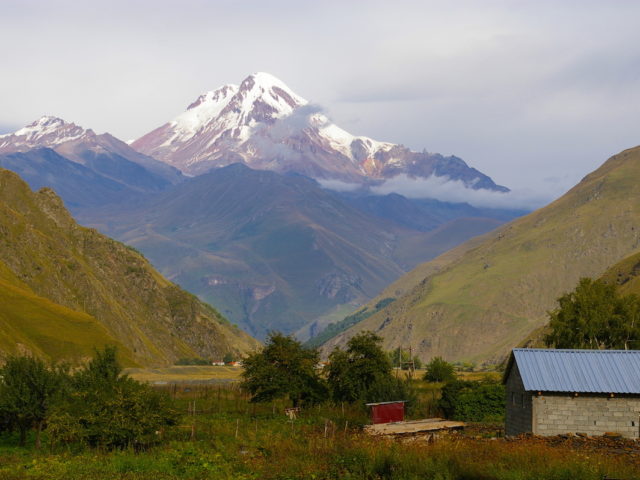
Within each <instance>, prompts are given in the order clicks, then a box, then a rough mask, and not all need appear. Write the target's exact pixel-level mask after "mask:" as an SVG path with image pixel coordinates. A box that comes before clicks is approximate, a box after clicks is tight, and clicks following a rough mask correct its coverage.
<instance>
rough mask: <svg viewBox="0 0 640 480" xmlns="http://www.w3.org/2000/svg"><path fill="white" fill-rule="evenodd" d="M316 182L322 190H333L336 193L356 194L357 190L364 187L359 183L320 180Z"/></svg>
mask: <svg viewBox="0 0 640 480" xmlns="http://www.w3.org/2000/svg"><path fill="white" fill-rule="evenodd" d="M316 181H317V182H318V183H319V184H320V186H321V187H322V188H326V189H327V190H333V191H336V192H355V191H356V190H358V189H360V188H362V185H361V184H359V183H349V182H343V181H342V180H331V179H326V178H318V179H316Z"/></svg>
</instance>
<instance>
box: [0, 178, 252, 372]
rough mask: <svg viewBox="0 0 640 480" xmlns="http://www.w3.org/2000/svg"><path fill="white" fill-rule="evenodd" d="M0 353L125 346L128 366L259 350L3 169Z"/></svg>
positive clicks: (64, 354)
mask: <svg viewBox="0 0 640 480" xmlns="http://www.w3.org/2000/svg"><path fill="white" fill-rule="evenodd" d="M0 288H1V293H0V322H1V323H0V354H2V355H6V354H7V353H13V352H15V351H16V350H18V351H31V352H33V353H36V354H38V355H42V356H44V357H49V358H53V359H71V360H74V359H79V358H82V357H84V356H86V355H87V354H89V353H91V351H92V349H93V348H94V347H95V346H99V345H104V344H106V343H110V344H117V345H121V346H123V350H124V352H123V356H124V357H125V358H128V359H129V362H128V363H130V364H140V365H166V364H170V363H172V362H173V361H174V360H175V359H177V358H180V357H194V356H205V357H218V356H220V357H221V356H222V355H223V354H224V353H226V352H234V353H240V352H244V351H247V350H249V349H252V348H254V347H255V346H256V345H257V343H256V342H255V340H253V339H252V338H251V337H249V336H248V335H246V334H244V333H243V332H241V331H240V330H239V329H237V327H234V326H232V325H230V324H229V323H228V322H227V321H226V320H225V319H224V318H223V317H221V316H220V315H219V314H218V313H217V312H216V311H215V310H213V309H212V308H211V307H209V306H208V305H206V304H203V303H202V302H200V301H199V300H198V299H197V298H196V297H194V296H192V295H190V294H188V293H187V292H185V291H183V290H181V289H180V288H178V287H177V286H175V285H173V284H172V283H170V282H169V281H167V280H166V279H165V278H163V277H162V276H161V275H160V274H159V273H158V272H157V271H155V270H154V269H153V268H152V267H151V266H150V265H149V263H148V262H147V261H146V260H145V259H144V258H143V257H142V256H141V255H140V254H139V253H137V252H135V251H134V250H132V249H130V248H127V247H126V246H124V245H122V244H121V243H119V242H116V241H114V240H111V239H110V238H108V237H105V236H103V235H101V234H100V233H98V232H97V231H95V230H92V229H87V228H83V227H81V226H79V225H78V224H77V223H76V222H75V221H74V220H73V218H72V217H71V216H70V215H69V213H68V212H67V210H66V209H65V208H64V205H63V204H62V201H61V200H60V199H59V198H58V197H57V196H56V195H55V193H54V192H53V191H52V190H50V189H42V190H40V191H38V192H35V193H34V192H32V191H31V190H30V189H29V187H28V186H27V185H26V184H25V183H24V182H23V181H22V180H21V179H20V178H19V177H18V175H16V174H15V173H12V172H9V171H7V170H1V169H0Z"/></svg>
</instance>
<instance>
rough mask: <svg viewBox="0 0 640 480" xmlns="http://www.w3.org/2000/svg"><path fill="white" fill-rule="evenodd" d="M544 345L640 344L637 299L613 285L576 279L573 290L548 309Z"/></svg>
mask: <svg viewBox="0 0 640 480" xmlns="http://www.w3.org/2000/svg"><path fill="white" fill-rule="evenodd" d="M549 317H550V323H549V327H550V329H551V331H550V333H549V334H548V335H546V336H545V343H546V344H547V346H553V347H556V348H586V349H625V350H626V349H628V348H631V347H636V348H637V347H640V298H639V297H638V296H637V295H634V294H631V295H626V296H619V295H618V292H617V290H616V287H615V285H609V284H607V283H605V282H603V281H602V280H592V279H590V278H582V279H580V281H579V283H578V285H577V286H576V289H575V290H574V291H573V292H570V293H567V294H565V295H563V296H562V297H560V298H559V299H558V308H557V309H556V310H554V311H552V312H549Z"/></svg>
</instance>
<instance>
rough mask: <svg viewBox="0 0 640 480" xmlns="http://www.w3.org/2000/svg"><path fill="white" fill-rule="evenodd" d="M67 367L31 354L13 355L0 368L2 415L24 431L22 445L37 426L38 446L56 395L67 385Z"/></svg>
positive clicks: (8, 424)
mask: <svg viewBox="0 0 640 480" xmlns="http://www.w3.org/2000/svg"><path fill="white" fill-rule="evenodd" d="M67 378H68V375H67V369H66V367H64V366H58V367H54V366H48V365H46V364H45V363H44V362H43V361H42V360H40V359H38V358H34V357H28V356H21V357H16V356H11V357H9V358H8V359H7V361H6V363H5V364H4V366H3V367H2V368H1V369H0V417H2V418H3V420H4V421H3V423H4V424H6V425H7V426H8V427H10V428H16V429H17V430H18V431H19V433H20V445H21V446H24V445H25V443H26V438H27V432H28V431H29V430H30V429H31V428H34V427H35V429H36V441H35V443H36V448H40V442H41V440H40V438H41V432H42V429H43V427H44V424H45V420H46V419H47V415H48V414H49V411H50V408H51V406H52V404H53V402H54V398H55V397H56V396H57V394H58V393H59V392H60V391H61V390H62V389H63V388H64V386H65V385H66V384H67V381H66V380H67Z"/></svg>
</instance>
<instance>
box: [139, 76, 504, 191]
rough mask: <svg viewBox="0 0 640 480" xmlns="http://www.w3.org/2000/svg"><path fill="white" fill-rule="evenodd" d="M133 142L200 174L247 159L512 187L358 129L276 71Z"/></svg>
mask: <svg viewBox="0 0 640 480" xmlns="http://www.w3.org/2000/svg"><path fill="white" fill-rule="evenodd" d="M131 146H132V147H133V148H135V149H136V150H138V151H140V152H142V153H145V154H147V155H150V156H153V157H154V158H156V159H158V160H161V161H163V162H166V163H168V164H170V165H173V166H175V167H177V168H179V169H180V170H182V171H183V172H185V173H188V174H193V175H198V174H201V173H205V172H207V171H208V170H210V169H211V168H214V167H222V166H225V165H229V164H232V163H236V162H241V163H244V164H246V165H248V166H249V167H252V168H255V169H262V170H274V171H277V172H297V173H301V174H304V175H307V176H310V177H312V178H316V179H335V180H341V181H345V182H356V183H368V182H371V181H377V180H384V179H388V178H392V177H394V176H396V175H399V174H406V175H409V176H412V177H424V178H426V177H430V176H431V175H437V176H448V177H449V178H451V179H454V180H462V181H463V182H464V183H465V184H466V185H467V186H468V187H470V188H474V189H478V188H487V189H491V190H499V191H507V189H506V188H505V187H500V186H498V185H496V184H495V183H494V182H493V181H492V180H491V179H490V178H489V177H487V176H486V175H484V174H482V173H481V172H479V171H477V170H475V169H473V168H470V167H469V166H468V165H467V164H466V163H465V162H464V161H462V160H461V159H459V158H457V157H443V156H442V155H440V154H432V153H427V152H422V153H418V152H413V151H411V150H409V149H408V148H406V147H404V146H402V145H397V144H393V143H389V142H379V141H376V140H373V139H371V138H368V137H362V136H360V137H359V136H355V135H352V134H350V133H349V132H347V131H345V130H343V129H342V128H340V127H338V126H337V125H335V124H334V123H332V122H331V121H330V120H329V119H328V118H327V116H326V115H324V114H323V113H322V112H321V109H320V108H319V107H317V106H315V105H313V104H311V103H309V102H308V101H307V100H306V99H304V98H302V97H301V96H299V95H297V94H296V93H295V92H293V91H292V90H291V89H290V88H289V87H287V85H285V84H284V83H283V82H282V81H280V80H278V79H277V78H275V77H274V76H272V75H270V74H268V73H255V74H253V75H250V76H248V77H247V78H245V79H244V80H243V81H242V83H241V84H240V85H231V84H230V85H224V86H222V87H220V88H218V89H217V90H213V91H210V92H207V93H205V94H203V95H201V96H200V97H198V98H197V99H196V101H194V102H193V103H192V104H191V105H189V107H188V108H187V110H186V111H185V112H184V113H182V114H181V115H179V116H177V117H176V118H175V119H174V120H172V121H171V122H169V123H166V124H164V125H162V126H161V127H159V128H157V129H155V130H153V131H151V132H149V133H148V134H146V135H144V136H142V137H141V138H139V139H137V140H136V141H134V142H133V143H132V144H131Z"/></svg>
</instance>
